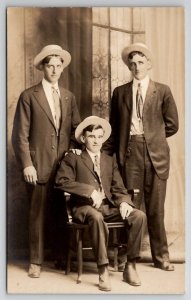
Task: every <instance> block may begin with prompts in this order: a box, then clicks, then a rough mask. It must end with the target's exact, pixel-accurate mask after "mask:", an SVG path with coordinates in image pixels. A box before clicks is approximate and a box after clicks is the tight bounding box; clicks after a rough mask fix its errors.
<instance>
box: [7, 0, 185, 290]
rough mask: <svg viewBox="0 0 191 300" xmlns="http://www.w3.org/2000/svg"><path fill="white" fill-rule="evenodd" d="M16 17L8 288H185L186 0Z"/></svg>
mask: <svg viewBox="0 0 191 300" xmlns="http://www.w3.org/2000/svg"><path fill="white" fill-rule="evenodd" d="M6 14H7V28H6V35H7V36H6V38H7V41H6V48H7V61H6V63H7V85H6V88H7V133H6V134H7V205H6V210H7V211H6V232H7V235H6V239H7V241H6V255H7V257H6V262H7V274H6V281H7V293H8V294H98V295H99V294H100V295H101V294H102V295H108V294H110V295H111V294H117V295H131V294H140V295H141V294H142V295H143V294H144V295H145V294H146V295H149V294H152V295H154V294H156V295H164V294H165V295H166V294H174V295H178V294H184V293H185V269H186V255H185V234H186V232H185V231H186V230H185V10H184V8H183V7H180V6H165V7H163V6H161V7H149V6H148V7H137V6H136V7H133V6H131V7H130V6H122V7H112V6H110V7H94V6H92V7H22V6H21V7H7V10H6Z"/></svg>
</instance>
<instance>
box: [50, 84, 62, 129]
mask: <svg viewBox="0 0 191 300" xmlns="http://www.w3.org/2000/svg"><path fill="white" fill-rule="evenodd" d="M52 96H53V100H54V112H55V116H54V117H55V123H56V129H57V133H58V131H59V128H60V120H61V109H60V96H59V94H58V92H57V90H56V89H55V88H54V87H52Z"/></svg>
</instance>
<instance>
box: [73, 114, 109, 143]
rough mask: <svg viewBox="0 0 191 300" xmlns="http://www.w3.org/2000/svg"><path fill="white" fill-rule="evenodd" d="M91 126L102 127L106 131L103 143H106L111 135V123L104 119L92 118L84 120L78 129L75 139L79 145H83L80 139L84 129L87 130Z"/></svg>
mask: <svg viewBox="0 0 191 300" xmlns="http://www.w3.org/2000/svg"><path fill="white" fill-rule="evenodd" d="M89 125H100V126H101V127H102V128H103V130H104V136H103V142H105V141H106V140H107V139H108V138H109V136H110V134H111V126H110V124H109V122H108V121H107V120H105V119H103V118H99V117H97V116H90V117H87V118H86V119H84V120H83V121H82V122H81V123H80V124H79V125H78V127H77V128H76V131H75V138H76V140H77V141H78V142H79V143H82V141H81V139H80V137H81V136H82V134H83V130H84V128H86V127H87V126H89Z"/></svg>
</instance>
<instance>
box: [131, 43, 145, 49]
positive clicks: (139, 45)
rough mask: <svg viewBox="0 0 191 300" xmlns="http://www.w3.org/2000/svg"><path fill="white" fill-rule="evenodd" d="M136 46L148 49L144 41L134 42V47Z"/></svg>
mask: <svg viewBox="0 0 191 300" xmlns="http://www.w3.org/2000/svg"><path fill="white" fill-rule="evenodd" d="M136 46H138V47H143V48H145V49H147V50H148V47H147V46H146V45H145V44H143V43H134V44H132V47H136Z"/></svg>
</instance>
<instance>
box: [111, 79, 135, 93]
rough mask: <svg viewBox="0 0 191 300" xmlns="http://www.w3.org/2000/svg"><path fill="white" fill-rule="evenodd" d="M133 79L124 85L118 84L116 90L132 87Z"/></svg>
mask: <svg viewBox="0 0 191 300" xmlns="http://www.w3.org/2000/svg"><path fill="white" fill-rule="evenodd" d="M132 83H133V81H129V82H127V83H124V84H122V85H119V86H117V87H116V88H115V89H114V91H123V90H124V89H126V88H128V87H131V86H132Z"/></svg>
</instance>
